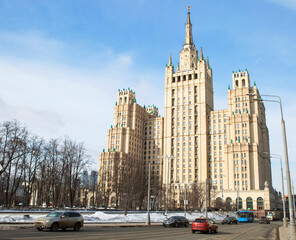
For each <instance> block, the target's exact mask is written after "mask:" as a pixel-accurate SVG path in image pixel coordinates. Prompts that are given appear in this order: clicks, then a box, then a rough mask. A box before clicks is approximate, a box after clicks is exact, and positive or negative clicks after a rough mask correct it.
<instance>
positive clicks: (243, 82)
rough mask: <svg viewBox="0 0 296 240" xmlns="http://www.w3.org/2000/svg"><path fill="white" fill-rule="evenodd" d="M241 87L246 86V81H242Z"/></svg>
mask: <svg viewBox="0 0 296 240" xmlns="http://www.w3.org/2000/svg"><path fill="white" fill-rule="evenodd" d="M242 85H243V87H245V86H246V80H245V79H243V80H242Z"/></svg>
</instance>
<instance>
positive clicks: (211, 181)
mask: <svg viewBox="0 0 296 240" xmlns="http://www.w3.org/2000/svg"><path fill="white" fill-rule="evenodd" d="M208 182H209V183H212V184H213V186H216V184H217V182H216V180H215V179H214V180H207V179H206V180H205V192H206V201H205V203H206V207H205V212H206V218H207V217H208ZM209 190H210V188H209ZM210 194H211V192H210V191H209V198H210V199H209V203H210V201H211V196H210ZM209 205H210V206H211V203H210V204H209Z"/></svg>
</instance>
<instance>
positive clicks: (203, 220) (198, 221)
mask: <svg viewBox="0 0 296 240" xmlns="http://www.w3.org/2000/svg"><path fill="white" fill-rule="evenodd" d="M194 222H196V223H206V222H207V219H195V220H194Z"/></svg>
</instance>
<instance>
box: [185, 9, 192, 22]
mask: <svg viewBox="0 0 296 240" xmlns="http://www.w3.org/2000/svg"><path fill="white" fill-rule="evenodd" d="M187 10H188V13H187V23H186V24H191V22H190V6H188V7H187Z"/></svg>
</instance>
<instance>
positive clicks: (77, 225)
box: [74, 223, 81, 231]
mask: <svg viewBox="0 0 296 240" xmlns="http://www.w3.org/2000/svg"><path fill="white" fill-rule="evenodd" d="M80 228H81V224H80V223H75V226H74V231H79V230H80Z"/></svg>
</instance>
